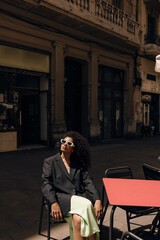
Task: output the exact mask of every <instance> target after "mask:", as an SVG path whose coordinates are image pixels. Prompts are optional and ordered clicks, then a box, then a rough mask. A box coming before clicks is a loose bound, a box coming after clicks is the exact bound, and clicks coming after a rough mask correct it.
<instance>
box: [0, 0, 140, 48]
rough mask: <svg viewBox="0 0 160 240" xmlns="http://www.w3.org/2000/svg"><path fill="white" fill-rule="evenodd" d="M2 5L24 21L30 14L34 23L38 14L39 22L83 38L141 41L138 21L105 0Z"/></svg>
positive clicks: (3, 1) (134, 43)
mask: <svg viewBox="0 0 160 240" xmlns="http://www.w3.org/2000/svg"><path fill="white" fill-rule="evenodd" d="M7 5H8V6H7ZM12 7H13V9H12ZM2 8H3V9H4V10H5V13H6V12H9V11H10V14H16V15H17V17H21V19H22V17H23V19H24V20H25V21H26V20H27V21H28V20H29V21H30V20H31V18H32V21H34V23H35V24H36V21H37V24H39V20H38V18H41V23H43V24H41V25H44V23H45V26H46V27H47V28H49V29H52V28H53V29H54V30H57V31H59V30H60V29H63V32H64V33H66V34H67V35H69V36H72V37H78V38H79V37H80V38H81V39H83V40H91V41H94V40H95V41H94V42H101V43H102V44H106V43H107V41H108V42H110V43H115V44H117V42H118V45H123V46H124V47H126V46H127V45H126V44H128V45H129V46H133V47H134V48H135V47H136V48H137V47H139V45H140V40H139V24H138V23H137V22H136V21H134V20H133V19H131V18H129V17H128V15H127V14H126V13H124V12H123V11H122V10H120V9H119V8H116V7H115V6H113V5H111V4H109V3H108V2H107V1H106V0H22V1H20V0H14V1H12V0H7V1H6V0H1V9H2ZM15 8H17V9H18V11H17V12H16V10H15ZM20 8H21V9H22V10H23V12H22V11H20V10H21V9H20ZM14 11H15V12H14ZM28 12H29V14H28ZM17 13H18V14H17ZM35 16H36V17H35ZM56 24H57V25H56ZM80 33H82V34H80ZM93 39H94V40H93Z"/></svg>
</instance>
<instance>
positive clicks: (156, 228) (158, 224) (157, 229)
mask: <svg viewBox="0 0 160 240" xmlns="http://www.w3.org/2000/svg"><path fill="white" fill-rule="evenodd" d="M142 167H143V172H144V176H145V179H147V180H160V169H159V168H157V167H153V166H151V165H148V164H146V163H144V164H143V166H142ZM151 230H152V233H153V234H154V235H156V236H159V239H160V211H159V212H158V213H157V215H156V216H155V218H154V219H153V222H152V227H151Z"/></svg>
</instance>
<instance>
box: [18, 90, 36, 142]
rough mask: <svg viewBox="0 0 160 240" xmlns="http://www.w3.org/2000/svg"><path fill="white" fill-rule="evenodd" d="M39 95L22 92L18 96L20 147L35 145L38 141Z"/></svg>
mask: <svg viewBox="0 0 160 240" xmlns="http://www.w3.org/2000/svg"><path fill="white" fill-rule="evenodd" d="M39 128H40V120H39V95H37V94H36V93H34V94H33V93H31V92H27V91H26V92H25V94H24V92H23V95H21V96H20V136H19V140H20V143H19V144H20V145H23V144H37V143H39V141H40V139H39V138H40V136H39V132H40V130H39Z"/></svg>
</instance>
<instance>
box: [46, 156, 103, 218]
mask: <svg viewBox="0 0 160 240" xmlns="http://www.w3.org/2000/svg"><path fill="white" fill-rule="evenodd" d="M86 190H87V191H88V192H89V194H90V196H91V198H92V200H93V202H95V201H96V200H98V199H100V197H99V194H98V192H97V190H96V188H95V186H94V184H93V182H92V180H91V178H90V177H89V175H88V172H87V171H86V170H85V169H84V168H83V167H82V166H81V165H80V164H77V163H76V162H74V161H71V163H70V173H68V172H67V169H66V167H65V165H64V163H63V161H62V159H61V156H60V153H58V154H56V155H54V156H52V157H50V158H47V159H45V160H44V165H43V174H42V192H43V195H44V196H45V197H46V198H47V199H48V201H49V202H50V204H52V203H54V202H58V203H59V205H60V208H61V211H62V214H63V216H65V215H66V214H67V213H68V212H69V210H70V200H71V196H72V195H79V196H83V197H86V195H85V191H86Z"/></svg>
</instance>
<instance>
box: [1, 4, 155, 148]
mask: <svg viewBox="0 0 160 240" xmlns="http://www.w3.org/2000/svg"><path fill="white" fill-rule="evenodd" d="M150 2H151V1H143V0H141V1H136V0H130V1H124V0H121V1H116V0H110V1H105V0H104V1H103V0H58V1H57V0H41V1H37V0H21V1H19V0H15V1H11V0H7V1H6V0H5V1H3V0H2V1H1V3H0V9H1V11H0V142H1V144H0V145H1V147H0V151H9V150H15V149H17V148H18V147H20V146H22V145H24V144H39V143H42V144H46V145H54V144H55V143H56V141H57V140H59V139H60V138H61V136H62V135H63V133H64V132H65V131H68V130H75V131H78V132H80V133H81V134H83V135H84V136H85V137H86V138H88V139H89V140H90V141H102V140H107V139H110V138H118V137H125V136H133V135H136V134H139V129H140V127H141V126H142V124H143V123H145V124H146V122H145V121H149V122H150V121H151V117H150V119H148V120H146V105H145V104H146V102H145V101H146V100H145V101H144V99H146V98H147V96H149V95H151V101H153V102H155V101H156V104H155V105H154V104H151V102H150V108H148V109H152V105H153V108H154V109H157V108H159V105H158V104H159V98H158V94H159V92H158V91H159V90H158V89H159V83H158V81H159V80H160V79H159V75H158V74H156V73H155V72H154V57H155V54H157V52H158V51H159V50H158V44H157V41H158V40H157V38H156V43H154V44H151V45H152V48H153V50H154V54H153V52H152V54H151V53H150V50H149V49H151V48H150V46H149V45H150V43H149V45H148V42H147V41H148V38H147V37H149V36H150V37H151V32H152V30H151V27H150V30H149V31H150V32H149V33H148V30H147V29H148V28H147V25H146V21H147V9H150V6H149V5H150ZM155 4H156V1H155ZM150 15H151V16H154V17H155V16H156V21H157V24H158V23H159V21H160V20H159V18H160V17H159V14H158V12H157V11H156V6H155V7H153V11H152V13H151V14H150ZM144 19H145V20H144ZM150 21H151V22H152V21H153V20H152V18H151V20H150ZM148 24H150V23H148ZM158 31H159V28H158V25H157V27H156V32H155V34H156V35H157V36H158V35H159V34H160V33H159V32H158ZM147 33H148V34H150V35H147ZM158 43H159V42H158ZM153 45H154V46H153ZM155 48H156V51H155ZM147 49H148V50H147ZM153 50H151V51H153ZM152 75H154V76H156V81H155V80H152V79H149V80H148V79H147V76H148V77H149V78H153V76H152ZM139 82H141V83H142V84H139ZM153 83H154V84H153ZM153 85H154V86H155V91H151V88H152V89H153ZM149 93H150V94H149ZM149 98H150V96H149ZM147 102H149V101H148V100H147ZM148 111H149V110H148ZM143 112H144V115H143ZM148 114H150V115H154V114H153V113H152V114H151V111H150V113H148ZM157 121H159V118H158V120H156V123H157ZM147 123H148V122H147ZM157 124H159V122H158V123H157ZM157 126H158V129H159V125H157Z"/></svg>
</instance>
